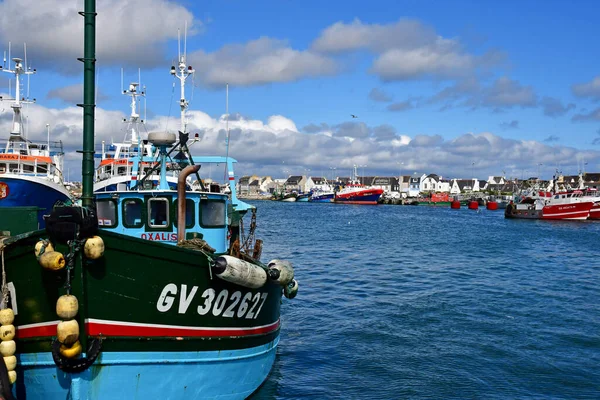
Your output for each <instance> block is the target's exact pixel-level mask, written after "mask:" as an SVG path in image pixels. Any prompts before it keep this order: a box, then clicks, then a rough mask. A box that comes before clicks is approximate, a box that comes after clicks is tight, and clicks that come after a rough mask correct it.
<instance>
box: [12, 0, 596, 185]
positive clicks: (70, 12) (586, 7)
mask: <svg viewBox="0 0 600 400" xmlns="http://www.w3.org/2000/svg"><path fill="white" fill-rule="evenodd" d="M64 3H65V2H59V1H44V2H42V3H39V2H37V1H35V0H22V1H20V2H17V1H16V0H4V1H0V43H1V44H2V45H3V46H4V47H5V48H8V42H12V46H13V51H12V54H13V56H15V55H20V54H19V53H20V52H21V48H22V43H23V42H27V46H28V61H29V63H30V64H31V65H32V66H33V67H37V68H38V70H39V71H40V72H39V73H38V75H36V76H34V77H33V78H32V84H31V93H32V97H36V98H37V99H38V103H37V104H36V105H35V106H32V107H30V108H29V110H28V113H29V119H30V127H29V128H30V129H29V133H28V135H29V137H30V138H32V139H34V138H36V137H40V138H42V137H45V129H44V127H45V124H46V123H50V124H51V126H52V131H53V136H55V137H57V138H59V139H61V140H63V141H64V143H65V145H66V147H67V150H68V157H67V159H68V162H67V167H68V168H69V169H70V170H72V171H73V173H74V174H76V173H78V171H79V170H80V166H79V160H80V159H79V156H78V155H77V153H74V150H75V149H76V148H77V146H78V145H79V141H80V129H81V128H80V127H81V121H80V118H79V117H80V110H78V109H76V108H73V104H74V103H76V102H79V101H80V100H78V99H80V98H81V94H80V91H81V89H80V87H79V86H76V85H79V84H80V83H81V81H82V67H81V65H79V63H78V62H77V61H75V58H76V57H78V56H81V49H82V43H81V42H82V35H81V29H82V28H81V27H82V25H83V23H82V21H81V18H80V17H79V16H78V15H77V14H76V11H77V10H79V9H81V8H82V7H83V2H82V1H81V0H79V1H75V2H68V3H69V4H64ZM598 8H599V6H598V4H597V2H593V1H578V2H576V3H573V4H567V3H565V2H557V1H547V2H543V3H541V2H517V1H507V2H502V3H498V2H494V3H492V2H478V3H477V2H472V1H451V2H433V1H371V2H368V3H365V2H364V1H363V2H360V1H344V2H341V1H327V2H323V1H321V2H317V1H303V2H296V1H256V2H247V1H233V0H227V1H203V2H195V1H185V2H167V1H165V0H104V1H101V2H99V4H98V12H99V14H98V69H99V72H98V86H99V97H98V113H97V142H99V141H101V140H105V141H107V142H109V141H110V140H116V141H118V140H120V139H122V138H123V136H124V132H123V129H124V126H123V124H122V123H120V121H121V120H122V118H124V117H126V115H127V113H128V100H127V98H126V97H124V96H121V95H120V94H119V92H120V85H121V82H120V68H121V67H123V68H124V69H125V71H126V77H125V81H126V83H127V82H128V81H132V80H137V69H138V67H139V68H141V70H142V82H143V83H144V84H145V85H146V86H147V91H148V96H147V113H148V121H147V125H148V130H160V129H164V127H165V126H167V127H168V128H169V129H177V106H176V104H175V102H176V100H177V98H178V95H177V92H175V96H172V93H173V86H172V85H173V80H172V77H171V76H170V75H169V74H168V69H169V67H170V65H171V63H172V60H173V59H174V58H175V57H176V51H177V41H176V38H177V29H178V28H180V29H183V27H184V21H187V22H188V25H189V34H188V41H187V50H188V61H189V63H191V64H192V65H193V66H194V68H195V69H196V71H197V73H196V77H195V79H194V87H193V99H192V101H191V104H190V110H189V112H188V121H189V129H190V130H192V131H196V132H199V133H200V135H201V137H202V141H201V142H200V143H198V144H197V145H198V146H197V147H196V148H195V149H194V151H195V152H196V153H198V154H214V153H216V154H221V153H224V151H225V146H224V143H225V141H224V136H223V131H222V130H223V128H224V124H223V119H222V116H223V114H224V113H225V90H224V86H225V82H228V83H229V84H230V102H229V107H230V114H231V115H232V120H233V121H232V122H231V123H230V127H231V128H232V141H231V149H230V153H231V154H232V155H233V156H234V157H235V158H237V159H238V160H239V161H240V165H239V166H238V172H239V173H240V174H247V173H253V172H254V173H258V174H269V175H273V176H276V177H281V176H283V175H286V174H288V173H309V174H314V175H319V174H323V173H324V171H328V170H329V169H330V168H336V171H338V172H339V174H340V175H348V174H349V171H350V168H351V166H352V164H361V165H367V167H366V168H364V169H365V170H366V171H365V173H366V174H369V175H390V174H394V175H397V174H398V173H399V172H400V171H401V172H403V173H404V174H408V173H411V174H412V173H415V172H417V173H419V174H420V173H437V174H439V175H443V176H445V177H459V178H467V177H472V175H475V176H476V177H478V178H486V177H487V176H488V175H500V174H501V173H502V171H505V174H506V175H507V176H514V177H519V178H520V177H522V176H524V175H528V176H535V175H537V171H538V169H539V170H540V174H541V176H542V177H545V178H550V177H551V175H552V174H553V173H554V171H555V169H556V168H559V169H560V170H561V171H562V172H563V173H565V174H576V173H577V172H578V171H579V170H580V169H585V170H586V171H588V172H593V171H600V165H599V163H600V152H599V150H600V103H599V100H600V67H599V63H598V60H599V59H600V57H599V56H598V55H597V51H596V47H597V45H596V41H597V37H598V36H599V33H600V28H599V27H598V24H597V23H596V22H595V21H594V16H595V15H597V14H598ZM2 75H8V74H2ZM0 92H3V93H7V92H8V82H7V76H0ZM188 93H189V94H190V95H191V94H192V88H191V85H190V87H189V88H188ZM7 108H8V106H7V105H6V104H0V111H2V110H3V109H4V111H3V112H0V128H1V129H2V131H4V132H8V129H9V127H8V126H9V124H10V112H7V110H6V109H7ZM169 110H171V111H170V114H169ZM350 114H356V115H357V116H358V118H356V119H354V118H351V116H350ZM540 164H541V165H540ZM309 169H310V171H311V172H309V171H308V170H309Z"/></svg>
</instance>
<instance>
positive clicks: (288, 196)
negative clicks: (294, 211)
mask: <svg viewBox="0 0 600 400" xmlns="http://www.w3.org/2000/svg"><path fill="white" fill-rule="evenodd" d="M297 197H298V193H296V192H291V193H284V194H283V195H281V197H280V198H279V199H278V200H279V201H285V202H286V203H292V202H294V201H296V199H297Z"/></svg>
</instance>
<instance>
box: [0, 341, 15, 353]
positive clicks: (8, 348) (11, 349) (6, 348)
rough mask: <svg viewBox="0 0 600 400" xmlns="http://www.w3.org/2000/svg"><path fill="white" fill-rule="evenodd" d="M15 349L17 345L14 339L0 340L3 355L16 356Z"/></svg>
mask: <svg viewBox="0 0 600 400" xmlns="http://www.w3.org/2000/svg"><path fill="white" fill-rule="evenodd" d="M15 350H17V345H16V344H15V341H14V340H5V341H4V342H0V354H2V357H10V356H14V355H15Z"/></svg>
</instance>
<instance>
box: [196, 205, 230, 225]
mask: <svg viewBox="0 0 600 400" xmlns="http://www.w3.org/2000/svg"><path fill="white" fill-rule="evenodd" d="M225 215H226V213H225V202H224V201H214V200H200V225H201V226H203V227H206V228H222V227H224V226H225Z"/></svg>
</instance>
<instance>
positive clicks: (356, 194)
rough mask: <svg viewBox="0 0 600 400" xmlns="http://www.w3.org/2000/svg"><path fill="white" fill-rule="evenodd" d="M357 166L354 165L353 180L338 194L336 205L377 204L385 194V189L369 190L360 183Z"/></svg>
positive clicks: (335, 200) (335, 199) (335, 198)
mask: <svg viewBox="0 0 600 400" xmlns="http://www.w3.org/2000/svg"><path fill="white" fill-rule="evenodd" d="M357 168H358V167H357V166H356V165H354V168H353V170H352V178H351V181H350V183H349V184H347V185H346V186H345V187H344V188H343V189H341V190H340V191H338V192H336V194H335V197H334V202H335V203H345V204H377V201H378V200H379V197H381V195H382V194H383V189H379V188H369V187H366V186H364V185H362V184H361V183H359V181H358V177H357V176H358V173H357Z"/></svg>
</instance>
